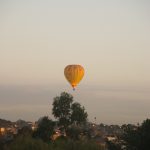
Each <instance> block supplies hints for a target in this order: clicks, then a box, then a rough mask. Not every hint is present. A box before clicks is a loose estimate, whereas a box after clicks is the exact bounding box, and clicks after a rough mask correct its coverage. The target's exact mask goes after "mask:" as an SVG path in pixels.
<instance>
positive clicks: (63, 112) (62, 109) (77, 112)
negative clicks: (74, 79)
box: [52, 92, 88, 130]
mask: <svg viewBox="0 0 150 150" xmlns="http://www.w3.org/2000/svg"><path fill="white" fill-rule="evenodd" d="M52 113H53V115H54V117H55V118H56V119H58V122H59V125H60V126H63V127H64V129H65V130H66V129H67V128H68V126H69V125H71V124H77V125H80V124H82V123H85V122H86V120H87V116H88V115H87V112H85V108H84V107H82V106H81V105H80V104H79V103H77V102H75V103H73V96H72V95H71V94H69V93H66V92H62V93H61V95H60V96H57V97H55V98H54V101H53V109H52Z"/></svg>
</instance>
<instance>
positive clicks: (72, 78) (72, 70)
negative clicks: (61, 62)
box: [64, 65, 84, 90]
mask: <svg viewBox="0 0 150 150" xmlns="http://www.w3.org/2000/svg"><path fill="white" fill-rule="evenodd" d="M64 75H65V77H66V79H67V81H68V82H69V83H70V84H71V86H72V87H73V90H75V87H76V86H77V85H78V84H79V82H80V81H81V80H82V78H83V76H84V68H83V67H82V66H81V65H68V66H66V68H65V69H64Z"/></svg>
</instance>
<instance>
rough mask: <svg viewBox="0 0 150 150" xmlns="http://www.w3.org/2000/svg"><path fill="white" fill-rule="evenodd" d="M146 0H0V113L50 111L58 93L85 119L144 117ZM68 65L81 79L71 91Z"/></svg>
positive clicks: (14, 116) (149, 87)
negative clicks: (70, 98) (77, 107)
mask: <svg viewBox="0 0 150 150" xmlns="http://www.w3.org/2000/svg"><path fill="white" fill-rule="evenodd" d="M149 8H150V2H149V0H126V1H121V0H76V1H73V0H63V1H62V0H56V1H52V0H43V1H41V0H26V1H25V0H24V1H23V0H0V118H4V119H8V120H12V121H16V120H18V119H20V118H21V119H24V120H30V121H35V120H38V118H40V117H42V116H44V115H48V116H50V117H51V118H52V119H53V116H52V112H51V109H52V102H53V98H54V97H55V96H59V95H60V93H61V92H63V91H65V92H68V93H70V94H72V95H73V97H74V100H75V101H77V102H79V103H81V104H82V105H83V106H84V107H85V109H86V111H87V112H88V115H89V116H88V119H89V121H92V122H94V121H95V120H94V117H96V123H105V124H124V123H134V124H136V123H138V122H139V123H141V122H142V121H143V120H145V119H146V118H150V109H149V108H150V59H149V58H150V9H149ZM68 64H80V65H82V66H83V67H84V69H85V76H84V78H83V80H82V81H81V83H80V84H79V86H78V87H77V89H76V91H75V92H74V91H72V88H71V87H70V85H69V84H68V82H67V81H66V79H65V77H64V68H65V66H67V65H68Z"/></svg>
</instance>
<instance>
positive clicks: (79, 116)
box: [71, 102, 88, 125]
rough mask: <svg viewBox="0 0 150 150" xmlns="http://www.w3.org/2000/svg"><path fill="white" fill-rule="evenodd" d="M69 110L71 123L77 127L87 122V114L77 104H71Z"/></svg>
mask: <svg viewBox="0 0 150 150" xmlns="http://www.w3.org/2000/svg"><path fill="white" fill-rule="evenodd" d="M71 109H72V113H71V123H75V124H77V125H79V124H81V123H85V122H86V121H87V116H88V115H87V112H85V108H84V107H81V105H80V104H79V103H77V102H76V103H73V104H72V106H71Z"/></svg>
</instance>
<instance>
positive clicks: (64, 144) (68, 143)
mask: <svg viewBox="0 0 150 150" xmlns="http://www.w3.org/2000/svg"><path fill="white" fill-rule="evenodd" d="M4 150H102V148H101V147H100V146H99V145H97V144H96V143H94V142H93V141H87V142H85V141H74V140H70V139H66V138H63V139H62V138H59V139H58V140H56V141H54V142H50V143H45V142H43V141H42V140H41V139H34V138H32V137H31V136H27V135H20V136H18V137H17V138H16V139H15V140H14V141H13V142H12V143H11V144H10V145H8V146H6V147H5V149H4Z"/></svg>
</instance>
